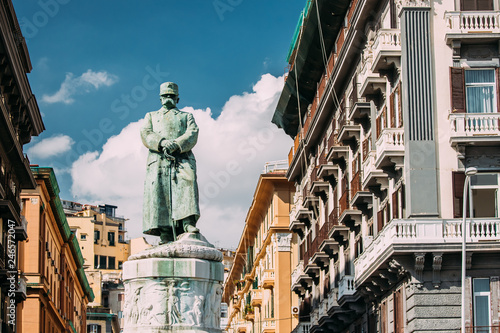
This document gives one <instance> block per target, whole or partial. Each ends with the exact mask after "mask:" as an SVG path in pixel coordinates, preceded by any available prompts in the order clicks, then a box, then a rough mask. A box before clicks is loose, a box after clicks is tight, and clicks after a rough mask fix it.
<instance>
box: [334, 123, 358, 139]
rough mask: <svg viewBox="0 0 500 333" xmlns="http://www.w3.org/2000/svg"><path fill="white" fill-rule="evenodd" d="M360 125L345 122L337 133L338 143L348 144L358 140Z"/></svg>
mask: <svg viewBox="0 0 500 333" xmlns="http://www.w3.org/2000/svg"><path fill="white" fill-rule="evenodd" d="M360 132H361V125H356V124H354V123H353V122H351V121H350V120H349V121H346V122H345V124H343V125H342V127H341V128H340V131H339V137H338V138H339V142H342V143H348V142H353V141H358V140H359V134H360Z"/></svg>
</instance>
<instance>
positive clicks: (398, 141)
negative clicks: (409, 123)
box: [375, 128, 405, 169]
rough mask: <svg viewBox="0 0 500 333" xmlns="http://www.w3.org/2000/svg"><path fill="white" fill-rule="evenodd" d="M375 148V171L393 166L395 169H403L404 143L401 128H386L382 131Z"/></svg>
mask: <svg viewBox="0 0 500 333" xmlns="http://www.w3.org/2000/svg"><path fill="white" fill-rule="evenodd" d="M376 146H377V150H376V152H377V158H376V160H375V167H376V168H377V169H384V168H385V167H388V166H394V167H395V168H396V169H400V168H402V167H403V162H404V154H405V143H404V130H403V129H402V128H386V129H384V130H382V133H381V134H380V137H379V138H378V139H377V144H376Z"/></svg>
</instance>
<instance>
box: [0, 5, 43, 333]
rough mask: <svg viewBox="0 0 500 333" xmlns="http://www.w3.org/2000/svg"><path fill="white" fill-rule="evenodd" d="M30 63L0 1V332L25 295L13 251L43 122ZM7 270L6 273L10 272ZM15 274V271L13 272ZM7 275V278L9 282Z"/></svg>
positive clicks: (8, 328) (21, 236) (9, 328)
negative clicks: (30, 149) (31, 152)
mask: <svg viewBox="0 0 500 333" xmlns="http://www.w3.org/2000/svg"><path fill="white" fill-rule="evenodd" d="M31 69H32V65H31V61H30V57H29V54H28V49H27V46H26V41H25V39H24V37H23V35H22V33H21V29H20V27H19V22H18V20H17V16H16V13H15V11H14V7H13V5H12V1H11V0H6V1H2V2H1V3H0V93H1V94H0V330H1V331H2V332H7V333H10V332H15V331H16V328H15V326H16V325H15V322H16V318H17V317H18V316H17V315H18V314H19V311H20V309H21V305H20V304H21V303H22V302H23V300H24V299H25V297H26V288H25V287H26V285H25V283H24V279H23V277H22V276H23V275H22V273H23V272H22V270H20V267H19V262H18V256H17V253H18V251H19V249H18V247H19V243H20V242H23V241H25V240H26V237H27V236H26V221H25V218H24V217H23V215H22V213H21V210H22V209H21V206H22V204H21V199H20V193H21V190H22V189H34V188H35V187H36V182H35V179H34V178H33V174H32V173H31V170H30V167H29V165H30V163H29V160H28V157H27V156H25V155H24V153H23V146H24V145H25V144H27V143H29V142H30V141H31V137H32V136H38V135H39V134H40V133H41V132H42V131H43V130H44V129H45V127H44V124H43V121H42V117H41V114H40V110H39V109H38V104H37V101H36V98H35V96H34V95H33V93H32V92H31V87H30V85H29V82H28V78H27V76H26V73H29V72H31ZM8 271H9V272H8ZM12 272H17V273H12ZM8 279H9V280H8ZM9 281H12V283H10V282H9Z"/></svg>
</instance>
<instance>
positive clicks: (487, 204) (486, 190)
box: [453, 172, 500, 218]
mask: <svg viewBox="0 0 500 333" xmlns="http://www.w3.org/2000/svg"><path fill="white" fill-rule="evenodd" d="M498 178H499V174H497V173H480V174H477V175H474V176H472V177H471V190H472V206H473V212H472V213H473V216H474V217H479V218H485V217H498V216H499V214H498V213H499V211H498V207H500V195H499V190H500V185H499V184H500V180H499V179H498ZM464 182H465V174H464V173H463V172H453V193H454V203H453V204H454V217H455V218H459V217H462V216H463V215H462V214H463V212H462V206H463V190H464ZM466 208H467V216H469V215H470V214H469V203H467V205H466Z"/></svg>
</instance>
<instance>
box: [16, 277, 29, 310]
mask: <svg viewBox="0 0 500 333" xmlns="http://www.w3.org/2000/svg"><path fill="white" fill-rule="evenodd" d="M26 287H27V285H26V277H25V276H24V275H19V276H18V278H17V289H16V291H15V294H14V295H15V298H16V302H18V303H19V302H22V301H24V300H26Z"/></svg>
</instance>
